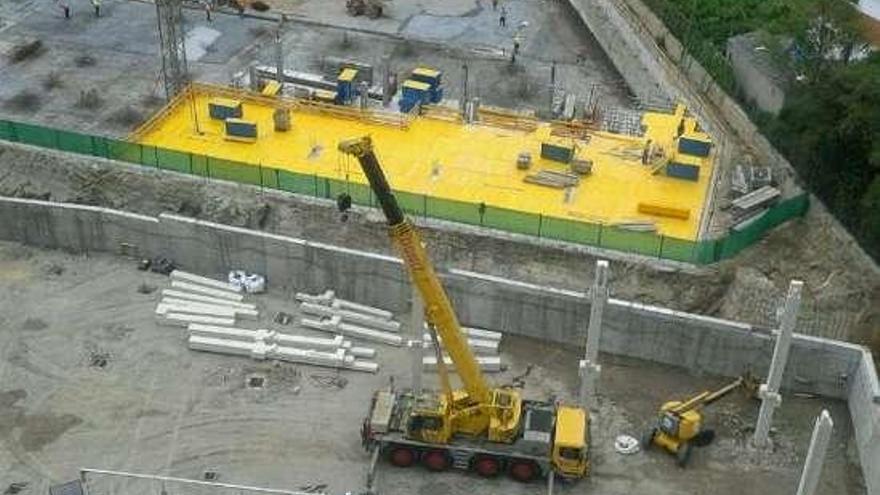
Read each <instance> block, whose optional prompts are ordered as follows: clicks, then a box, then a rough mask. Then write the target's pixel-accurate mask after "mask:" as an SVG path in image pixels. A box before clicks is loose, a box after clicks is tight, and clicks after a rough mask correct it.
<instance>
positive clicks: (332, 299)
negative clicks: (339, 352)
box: [296, 290, 404, 346]
mask: <svg viewBox="0 0 880 495" xmlns="http://www.w3.org/2000/svg"><path fill="white" fill-rule="evenodd" d="M296 298H297V300H298V301H300V310H301V311H302V312H303V313H305V314H306V315H309V317H307V318H302V319H301V320H300V324H301V325H302V326H304V327H306V328H310V329H312V330H318V331H322V332H329V333H333V334H337V335H342V336H343V337H345V338H350V339H357V340H366V341H369V342H376V343H380V344H387V345H393V346H401V345H403V343H404V341H403V337H402V336H401V335H400V322H397V321H394V318H393V314H392V313H391V312H390V311H387V310H384V309H381V308H375V307H373V306H366V305H363V304H358V303H355V302H352V301H346V300H344V299H339V298H337V297H336V295H335V294H334V292H333V291H332V290H328V291H326V292H324V293H323V294H318V295H311V294H304V293H298V294H296Z"/></svg>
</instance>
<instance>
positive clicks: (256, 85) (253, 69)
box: [248, 64, 260, 93]
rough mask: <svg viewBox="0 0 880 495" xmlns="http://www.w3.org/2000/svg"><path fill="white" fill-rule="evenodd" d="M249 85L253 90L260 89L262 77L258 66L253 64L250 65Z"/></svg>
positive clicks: (257, 90)
mask: <svg viewBox="0 0 880 495" xmlns="http://www.w3.org/2000/svg"><path fill="white" fill-rule="evenodd" d="M248 85H249V87H250V88H251V91H253V92H255V93H256V92H259V91H260V77H259V76H258V75H257V66H256V65H255V64H251V65H249V66H248Z"/></svg>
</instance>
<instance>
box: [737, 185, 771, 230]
mask: <svg viewBox="0 0 880 495" xmlns="http://www.w3.org/2000/svg"><path fill="white" fill-rule="evenodd" d="M781 195H782V193H781V192H780V191H779V189H776V188H775V187H773V186H764V187H762V188H760V189H756V190H754V191H752V192H750V193H748V194H745V195H743V196H740V197H738V198H736V199H734V200H733V201H731V206H732V207H733V219H734V222H735V224H734V226H733V230H740V229H744V228H745V227H747V226H749V225H751V224H752V222H754V221H756V220H757V219H758V218H760V217H761V216H762V215H764V213H765V212H766V211H767V208H769V207H770V206H771V205H772V204H773V203H775V202H776V201H778V200H779V197H780V196H781Z"/></svg>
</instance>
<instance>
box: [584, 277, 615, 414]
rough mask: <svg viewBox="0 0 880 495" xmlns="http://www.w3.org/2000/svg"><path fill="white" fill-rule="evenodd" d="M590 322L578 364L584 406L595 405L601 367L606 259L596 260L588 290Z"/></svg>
mask: <svg viewBox="0 0 880 495" xmlns="http://www.w3.org/2000/svg"><path fill="white" fill-rule="evenodd" d="M590 298H591V301H590V322H589V326H588V327H587V345H586V348H585V349H584V359H582V360H581V361H580V363H579V364H578V375H579V376H580V378H581V388H580V402H581V404H582V405H583V406H584V407H595V406H596V383H597V382H598V380H599V374H600V373H601V371H602V367H601V366H600V365H599V341H600V339H601V337H602V313H603V312H604V310H605V302H606V301H607V300H608V261H606V260H599V261H597V262H596V277H595V278H594V279H593V287H592V289H591V291H590Z"/></svg>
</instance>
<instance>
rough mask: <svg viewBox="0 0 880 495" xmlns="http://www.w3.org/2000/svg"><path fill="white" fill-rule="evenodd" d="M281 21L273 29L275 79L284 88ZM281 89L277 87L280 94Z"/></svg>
mask: <svg viewBox="0 0 880 495" xmlns="http://www.w3.org/2000/svg"><path fill="white" fill-rule="evenodd" d="M282 25H283V24H282V23H281V22H279V24H278V28H277V29H276V31H275V80H276V81H278V84H280V85H281V88H282V89H283V88H284V44H283V43H282V41H281V27H282ZM281 93H282V91H281V90H280V89H279V90H278V94H281Z"/></svg>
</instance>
